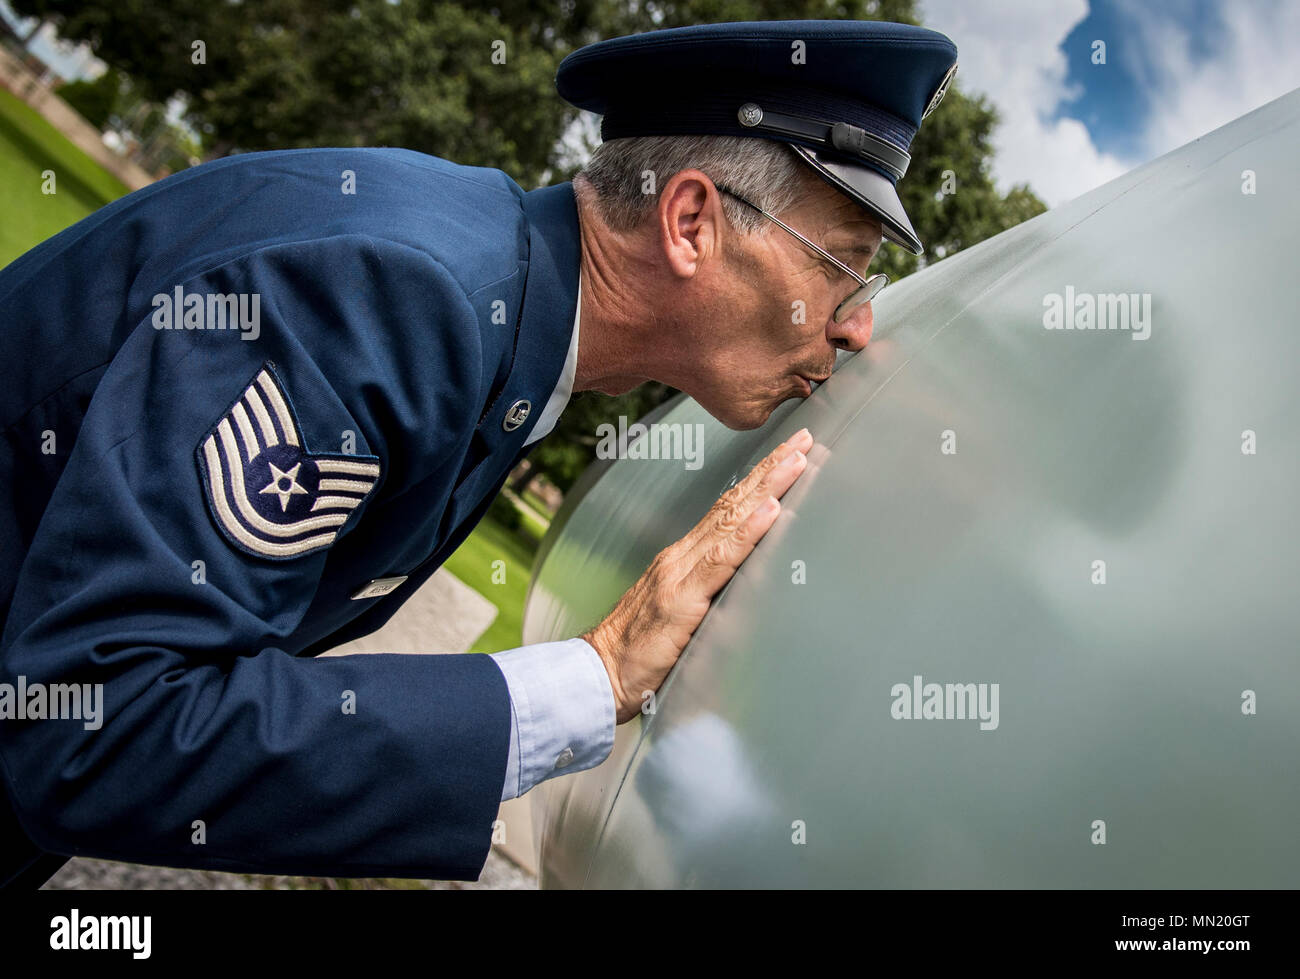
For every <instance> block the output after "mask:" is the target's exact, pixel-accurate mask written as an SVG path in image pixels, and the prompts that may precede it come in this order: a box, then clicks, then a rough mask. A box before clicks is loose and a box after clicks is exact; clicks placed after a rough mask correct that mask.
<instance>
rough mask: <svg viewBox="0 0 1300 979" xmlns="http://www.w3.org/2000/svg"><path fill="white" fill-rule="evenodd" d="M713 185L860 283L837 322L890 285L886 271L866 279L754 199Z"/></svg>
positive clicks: (837, 313)
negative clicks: (782, 229) (748, 198)
mask: <svg viewBox="0 0 1300 979" xmlns="http://www.w3.org/2000/svg"><path fill="white" fill-rule="evenodd" d="M713 186H715V187H717V188H718V190H720V191H722V192H723V193H724V194H730V195H731V196H732V197H734V198H735V199H736V200H738V201H740V203H742V204H747V205H749V206H750V207H752V208H753V209H754V210H755V211H757V212H758V213H759V214H761V215H763V217H765V218H767V219H768V220H769V221H771V222H773V223H774V224H776V225H778V226H779V227H782V228H784V229H785V230H786V231H788V232H790V234H792V235H794V236H795V237H796V238H798V239H799V240H800V241H802V242H803V243H804V244H805V245H807V246H808V247H809V248H811V249H812V250H813V251H815V252H816V253H817V254H818V255H820V256H821V257H822V258H824V259H826V261H828V262H830V263H831V264H832V265H834V266H835V267H836V268H837V269H839V270H840V271H841V272H843V273H844V274H845V275H848V276H850V277H852V278H853V280H854V281H856V282H857V283H858V288H856V289H855V290H853V292H852V293H851V294H850V295H849V297H848V298H847V299H845V300H844V301H843V302H842V303H840V304H839V305H838V306H836V307H835V322H836V323H843V322H844V321H845V320H846V319H848V318H849V317H850V316H852V315H853V313H854V312H855V311H856V310H857V309H858V307H859V306H862V305H864V304H866V303H869V302H871V300H873V299H875V298H876V296H878V295H879V294H880V290H881V289H883V288H885V286H887V285H889V276H887V275H886V274H885V273H884V272H877V273H876V274H875V275H873V276H872V277H871V278H869V279H864V278H863V277H862V276H860V275H858V273H856V272H854V271H853V270H852V269H851V268H849V267H848V266H847V265H845V264H844V263H843V262H841V261H840V260H839V259H838V258H836V257H835V256H834V255H832V254H831V253H830V252H828V251H827V250H826V249H824V248H822V247H821V246H820V245H817V244H814V243H813V242H811V241H809V240H808V239H807V238H805V237H804V236H803V235H801V234H800V233H799V232H797V231H795V230H794V228H792V227H790V226H789V225H788V224H786V223H785V222H784V221H782V220H781V219H780V218H778V217H776V216H775V215H773V214H769V213H768V212H767V211H765V210H763V209H762V208H761V207H759V206H758V205H757V204H755V203H754V202H753V201H749V200H746V199H745V198H743V197H741V196H740V195H739V194H737V193H736V192H735V191H734V190H728V189H727V188H726V187H722V186H720V185H718V184H716V183H715V184H714V185H713Z"/></svg>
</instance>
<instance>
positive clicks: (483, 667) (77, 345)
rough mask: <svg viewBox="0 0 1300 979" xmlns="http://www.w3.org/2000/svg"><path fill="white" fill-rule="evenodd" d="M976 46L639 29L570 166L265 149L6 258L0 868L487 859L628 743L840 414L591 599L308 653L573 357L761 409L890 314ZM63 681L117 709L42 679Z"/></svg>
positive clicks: (535, 412) (381, 609)
mask: <svg viewBox="0 0 1300 979" xmlns="http://www.w3.org/2000/svg"><path fill="white" fill-rule="evenodd" d="M955 62H956V49H955V48H954V47H953V45H952V42H951V41H949V40H948V39H947V38H946V37H944V36H943V35H941V34H936V33H934V32H931V31H927V30H923V29H920V28H916V27H910V26H907V25H899V24H883V23H855V22H829V21H828V22H821V21H803V22H776V23H758V24H720V25H711V26H706V27H699V28H684V29H678V30H671V31H657V32H652V33H649V34H643V35H638V36H634V37H629V38H618V39H614V40H611V41H606V42H602V43H599V44H595V45H592V46H590V47H588V48H584V49H582V50H579V51H577V52H575V53H574V54H572V55H571V56H569V58H567V59H566V60H565V62H564V63H563V64H562V65H561V67H560V71H559V75H558V77H557V84H558V86H559V90H560V93H561V94H562V95H563V96H564V97H565V98H567V99H569V100H570V101H571V102H573V103H574V104H576V105H578V106H580V107H582V108H585V109H590V110H593V111H596V112H599V113H601V114H602V115H603V117H604V119H603V125H602V135H603V137H604V139H605V142H604V143H603V144H602V145H601V146H600V147H599V148H598V149H597V151H596V153H595V156H594V158H593V159H592V161H591V162H590V164H589V165H588V166H587V168H586V170H585V171H584V172H583V173H582V174H581V175H580V176H579V177H578V178H577V179H576V180H575V181H574V183H573V184H567V183H565V184H560V185H557V186H553V187H547V188H543V189H540V190H534V191H531V192H527V193H525V192H523V191H522V190H521V189H520V188H519V187H518V186H517V185H516V184H515V183H514V182H513V181H512V180H510V178H509V177H507V176H506V175H505V174H503V173H501V172H499V171H495V170H487V169H476V168H467V167H462V166H458V165H455V164H453V163H449V162H446V161H443V160H439V159H435V158H432V157H429V156H425V155H422V154H419V153H415V152H410V151H405V150H395V149H324V150H295V151H287V152H276V153H262V154H251V155H248V156H240V157H233V158H229V159H224V160H220V161H217V162H214V163H211V164H208V165H205V166H201V167H196V168H194V169H192V170H189V171H186V172H183V173H180V174H178V175H176V176H173V177H170V178H168V179H166V180H163V181H162V182H160V183H158V184H155V185H154V186H151V187H148V188H146V189H144V190H141V191H138V192H136V193H134V194H131V195H129V196H128V197H125V198H123V199H122V200H120V201H117V202H115V203H113V204H110V205H109V206H107V207H105V208H103V209H101V210H100V211H98V212H97V213H95V214H93V215H91V216H90V217H88V218H86V219H85V220H83V221H81V222H80V223H78V224H76V225H74V226H73V227H71V228H69V229H67V230H66V231H64V232H62V233H61V234H59V235H57V236H55V237H54V238H52V239H50V240H49V241H47V242H45V243H44V244H42V245H40V246H38V247H37V248H35V249H33V250H32V251H30V252H28V253H27V254H26V255H24V256H23V257H21V258H19V259H18V260H17V261H16V262H14V263H13V264H12V265H10V266H9V267H8V268H6V269H5V270H4V271H3V272H2V273H0V323H3V330H4V331H5V340H6V349H7V350H8V352H9V353H8V356H7V358H6V362H5V367H4V384H3V388H2V389H0V405H3V421H4V425H5V441H4V443H3V445H2V446H0V544H2V546H0V621H3V623H4V628H3V637H2V639H0V666H2V669H0V683H3V684H4V685H5V686H4V687H2V688H0V715H3V718H4V723H3V725H0V762H2V770H3V780H4V789H5V791H4V793H3V797H2V798H0V881H3V882H5V883H7V884H11V885H12V884H17V885H20V886H32V885H36V884H39V883H40V882H41V881H43V880H44V879H45V878H46V877H47V876H48V875H49V874H50V873H51V872H52V871H53V869H55V868H56V867H57V866H58V865H59V864H60V863H61V862H62V861H63V860H64V859H65V858H66V856H67V855H74V854H84V855H91V856H97V857H105V858H112V859H121V860H130V861H137V862H144V863H157V864H167V865H176V866H191V867H201V868H210V869H220V870H237V871H247V872H263V873H270V872H275V873H310V874H326V875H339V876H372V875H383V876H418V877H444V878H455V879H473V878H476V877H477V876H478V874H479V872H480V870H481V869H482V866H483V862H484V860H485V859H486V855H487V850H488V847H489V842H490V838H491V826H492V821H493V818H494V816H495V814H496V811H497V806H498V804H499V803H500V802H501V801H502V800H504V799H510V798H513V797H516V796H518V795H520V794H522V793H524V792H527V791H528V789H529V788H530V787H532V786H533V785H535V784H537V783H538V782H540V781H542V780H543V779H546V778H550V777H552V776H555V775H559V774H563V773H568V772H575V771H580V770H583V769H586V768H590V767H592V766H594V765H597V764H599V763H600V762H601V761H602V760H603V759H604V758H605V757H606V755H607V754H608V752H609V751H610V748H611V746H612V743H613V736H614V726H615V724H616V723H622V722H625V721H627V720H629V719H630V718H632V717H634V716H635V715H636V714H637V712H638V709H639V706H640V704H641V702H642V693H643V691H648V690H655V689H657V688H658V687H659V685H660V683H661V682H662V681H663V679H664V677H665V676H666V674H667V673H668V671H669V670H670V669H671V668H672V666H673V664H674V662H676V660H677V658H678V656H679V655H680V653H681V651H682V649H683V648H684V647H685V645H686V643H687V642H688V641H689V639H690V636H691V634H692V633H693V631H694V630H695V628H696V626H697V625H698V624H699V622H700V621H701V619H702V618H703V616H704V613H705V612H706V610H707V609H708V606H709V602H710V599H711V598H712V596H713V595H714V594H715V593H716V592H717V591H718V590H719V589H721V587H722V586H723V585H724V584H725V583H726V582H727V581H728V580H729V579H730V577H731V576H732V575H733V574H734V572H735V570H736V568H737V567H738V566H739V564H740V563H741V562H742V561H743V560H744V559H745V557H746V556H747V555H748V554H749V553H750V551H751V550H752V549H753V548H754V546H755V544H756V543H757V541H758V540H759V539H760V538H761V537H762V536H763V534H764V533H765V532H766V531H767V530H768V529H769V528H770V527H771V526H772V524H773V522H774V521H775V520H776V519H777V515H778V512H779V509H780V505H779V503H778V500H779V498H780V497H781V495H782V494H783V493H784V492H785V491H786V490H787V489H788V488H789V486H790V485H791V484H792V483H793V482H794V481H795V480H796V479H797V478H798V476H799V474H800V472H801V471H802V469H803V467H804V460H805V456H804V453H805V452H806V451H807V450H808V449H809V448H810V447H811V445H812V442H813V440H812V436H811V435H810V434H809V433H808V432H806V431H803V432H800V433H798V434H796V435H794V436H792V437H791V438H790V439H789V440H788V441H786V442H785V443H784V444H783V445H782V446H780V447H779V448H778V449H777V450H776V451H775V452H773V453H772V454H771V455H770V456H769V457H768V458H767V459H765V460H764V461H763V462H761V463H760V464H759V465H758V466H757V467H755V469H754V470H753V472H751V473H750V474H749V475H748V476H747V477H746V478H745V479H744V480H743V481H741V482H740V483H739V484H737V485H736V486H735V487H734V488H732V489H731V490H730V491H728V492H727V493H726V494H725V495H724V496H723V497H722V498H721V499H720V500H719V501H718V503H717V505H716V506H714V507H713V508H712V509H711V510H710V512H709V513H708V514H706V515H705V516H704V517H703V519H702V520H701V521H700V523H699V524H698V525H697V526H696V527H695V528H694V530H692V531H691V533H690V534H688V535H687V536H686V537H685V538H683V539H682V540H681V541H678V542H677V543H675V544H673V545H672V546H670V547H669V548H667V549H666V550H665V551H663V552H662V553H661V554H660V555H659V557H658V558H656V560H655V561H654V563H653V564H652V565H651V567H650V568H649V569H648V570H647V571H646V573H645V574H644V575H643V576H642V577H641V579H640V580H639V581H638V582H637V583H636V584H635V585H634V586H633V587H632V588H631V589H630V590H629V591H628V592H627V594H626V595H625V596H624V597H623V598H622V599H621V600H620V601H619V603H618V604H617V606H616V607H615V608H614V609H613V611H612V612H611V613H610V614H609V616H608V617H607V618H606V619H605V620H604V621H602V622H600V623H599V624H597V625H595V626H594V628H593V629H592V630H591V631H590V632H588V633H587V634H585V635H584V636H581V637H578V638H574V639H571V640H567V641H563V642H554V643H545V644H541V645H536V646H531V647H523V648H520V649H514V650H509V651H506V652H503V653H498V654H495V655H492V656H481V655H470V654H461V655H427V656H425V655H373V656H341V657H328V658H315V657H316V656H317V654H319V653H321V652H323V651H325V650H327V649H329V648H330V647H333V646H335V645H338V644H339V643H341V642H344V641H347V640H349V639H352V638H354V637H357V636H362V635H365V634H367V633H370V632H372V631H374V630H375V629H376V628H378V627H379V626H380V625H382V624H383V623H384V622H385V621H386V620H387V619H388V618H389V617H390V616H392V614H393V613H394V611H396V609H397V608H398V607H399V606H400V605H401V604H402V602H403V601H405V600H406V599H407V598H408V597H409V596H410V595H411V594H412V593H413V592H414V591H415V590H416V589H417V588H418V587H419V585H420V584H421V583H422V582H423V581H424V580H425V579H427V578H428V576H429V575H430V574H431V573H432V572H433V571H434V570H435V569H437V567H438V566H439V565H440V564H442V562H443V561H444V560H445V558H446V557H447V555H449V554H450V553H451V552H452V551H453V550H455V548H456V547H457V546H458V545H459V544H460V543H461V541H463V540H464V539H465V537H466V535H467V534H468V533H469V532H470V530H471V529H472V528H473V527H474V525H475V524H476V523H477V522H478V520H479V519H480V518H481V517H482V516H483V514H484V512H485V511H486V509H487V507H488V505H489V503H490V501H491V499H492V498H493V496H494V494H495V493H496V492H497V491H498V489H499V488H500V486H501V485H502V483H503V481H504V479H505V478H506V475H507V474H508V473H509V472H510V470H511V469H512V468H513V467H514V465H515V464H516V463H517V462H518V461H519V460H520V459H521V458H523V457H524V456H525V455H526V454H527V453H528V452H529V450H530V448H531V447H532V446H533V445H535V444H536V442H537V440H538V439H540V438H541V437H542V436H543V435H545V434H546V432H547V431H549V430H550V429H551V427H552V426H553V425H554V423H555V420H556V418H557V416H558V415H559V413H560V411H561V410H562V409H563V407H564V405H565V404H566V402H567V401H568V398H569V396H570V394H571V392H573V391H580V390H593V389H594V390H598V391H604V392H607V393H615V392H621V391H625V390H628V389H629V388H631V387H632V386H634V385H636V384H638V383H640V382H642V381H643V380H645V379H647V378H654V379H656V380H659V381H663V382H666V383H668V384H671V385H673V386H675V387H677V388H680V389H681V390H683V391H685V392H687V393H688V394H690V395H691V396H692V397H694V398H696V399H697V400H698V401H699V402H700V403H701V404H702V405H703V406H704V407H705V408H706V409H707V410H708V411H709V412H710V413H712V414H713V415H714V416H716V417H717V418H718V419H720V420H721V421H722V422H723V423H724V424H726V425H728V426H729V427H732V428H737V429H741V428H754V427H757V426H760V425H762V424H763V423H764V422H765V421H766V420H767V418H768V416H769V415H770V413H771V412H772V410H773V409H774V408H775V407H776V406H777V405H778V404H780V403H781V402H782V401H785V400H787V399H789V398H791V397H804V396H807V395H808V394H810V393H811V390H812V386H813V385H814V384H815V383H817V382H818V381H821V380H824V379H825V378H826V377H827V376H828V375H829V373H830V371H831V369H832V366H833V364H834V361H835V356H836V352H837V351H838V350H845V351H855V350H859V349H861V348H862V347H863V346H864V345H865V344H866V343H867V340H868V338H869V336H870V334H871V306H870V303H869V300H870V298H871V296H872V295H873V294H874V292H875V290H876V289H877V288H878V286H879V284H880V281H881V280H880V279H879V278H876V277H873V278H872V279H867V278H866V277H865V269H866V268H867V266H868V264H869V262H870V261H871V258H872V257H873V255H874V254H875V252H876V250H877V249H878V248H879V247H880V243H881V240H882V238H887V239H889V240H890V241H892V242H896V243H898V244H900V245H902V246H903V247H906V248H909V249H911V250H913V251H915V252H919V251H920V247H921V246H920V242H919V241H918V240H917V238H916V234H915V232H914V231H913V229H912V227H911V225H910V223H909V222H908V219H907V215H906V214H905V213H904V212H903V208H902V206H901V204H900V203H899V198H898V194H897V191H896V183H897V181H898V179H899V178H900V177H901V176H902V175H903V172H904V170H905V169H906V167H907V163H908V153H907V150H908V147H909V145H910V142H911V139H912V137H913V135H914V133H915V131H916V129H917V127H918V126H919V125H920V122H921V119H922V117H923V116H924V115H925V114H926V113H927V112H928V111H930V110H932V109H933V108H934V106H935V105H936V104H937V103H938V101H939V99H940V98H941V97H942V95H943V92H944V89H945V87H946V85H947V83H948V79H949V78H950V77H951V73H952V71H953V69H954V68H955ZM647 180H652V181H653V184H654V186H653V189H652V191H651V192H647V189H648V186H647ZM798 303H802V304H803V309H804V315H803V316H793V315H792V314H791V310H792V308H794V307H795V306H796V305H797V304H798ZM652 503H653V501H647V504H648V505H651V504H652ZM58 685H62V686H58ZM83 685H84V687H83ZM56 688H57V689H59V690H62V691H64V693H65V695H66V692H67V691H69V690H78V689H86V690H97V691H100V692H102V716H100V717H98V719H97V720H96V722H95V723H94V724H91V723H89V722H87V721H85V719H84V718H83V719H82V720H76V719H69V718H66V717H64V718H54V717H49V716H47V714H46V711H45V710H44V707H42V708H41V709H37V705H36V702H35V699H33V698H35V697H36V694H35V693H33V691H38V690H39V691H54V690H55V689H56ZM20 691H21V692H22V695H23V696H24V697H27V698H29V699H28V700H26V701H25V702H23V703H16V698H17V697H18V695H19V692H20ZM5 692H7V694H8V699H7V705H8V706H7V709H6V697H5ZM40 699H41V703H42V705H46V704H47V703H48V700H47V698H45V697H44V696H43V695H42V696H41V698H40Z"/></svg>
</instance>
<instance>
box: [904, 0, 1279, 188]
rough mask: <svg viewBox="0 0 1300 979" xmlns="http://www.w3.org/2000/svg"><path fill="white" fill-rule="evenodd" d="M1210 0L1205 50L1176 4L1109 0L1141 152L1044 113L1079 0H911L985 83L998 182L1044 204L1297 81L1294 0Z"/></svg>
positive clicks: (1054, 95)
mask: <svg viewBox="0 0 1300 979" xmlns="http://www.w3.org/2000/svg"><path fill="white" fill-rule="evenodd" d="M1221 2H1222V3H1223V21H1224V23H1223V25H1222V28H1221V29H1219V28H1217V27H1215V28H1212V29H1211V30H1212V34H1213V37H1212V45H1211V50H1210V51H1209V52H1208V54H1200V55H1198V54H1197V53H1196V52H1195V50H1194V46H1193V34H1192V32H1191V31H1190V30H1189V29H1188V26H1186V25H1187V18H1188V16H1189V14H1188V7H1187V5H1185V4H1175V5H1172V6H1165V7H1162V6H1161V5H1159V4H1152V3H1150V2H1149V0H1117V3H1116V8H1117V13H1118V16H1119V18H1120V19H1121V21H1122V22H1123V23H1124V25H1125V29H1126V30H1131V32H1132V34H1131V36H1129V37H1126V38H1122V39H1109V41H1110V43H1108V45H1107V55H1108V57H1110V58H1111V59H1116V58H1119V59H1121V61H1120V65H1121V66H1122V68H1123V70H1124V71H1125V73H1126V74H1127V75H1129V76H1130V77H1132V78H1133V79H1134V84H1135V86H1136V88H1137V89H1138V93H1136V95H1135V97H1138V96H1140V97H1141V99H1142V102H1143V105H1144V106H1145V107H1146V108H1147V110H1148V112H1147V119H1146V122H1145V125H1144V131H1143V132H1142V133H1141V134H1139V137H1138V139H1137V141H1136V142H1137V145H1139V146H1141V147H1142V151H1141V155H1140V158H1139V159H1131V160H1130V159H1121V158H1118V157H1116V156H1114V155H1113V154H1110V153H1104V152H1102V151H1100V150H1098V148H1097V146H1096V145H1095V144H1094V143H1093V140H1092V136H1091V134H1090V133H1089V132H1088V129H1087V127H1086V126H1085V125H1084V124H1083V123H1081V122H1079V121H1078V120H1075V119H1053V116H1054V115H1055V114H1056V112H1057V111H1058V108H1059V107H1060V106H1061V104H1062V103H1068V102H1069V101H1072V100H1073V98H1074V97H1075V96H1076V95H1077V94H1078V93H1077V92H1076V91H1073V90H1072V89H1071V88H1070V86H1069V85H1068V84H1067V83H1066V68H1067V65H1066V56H1065V53H1064V52H1063V51H1062V50H1061V43H1062V41H1064V40H1065V38H1066V36H1067V35H1068V34H1069V33H1070V31H1071V30H1073V29H1074V27H1075V26H1076V25H1077V24H1078V23H1079V22H1080V21H1081V20H1083V19H1084V17H1086V16H1087V14H1088V0H1059V2H1053V3H1046V2H1043V0H1001V2H999V3H997V5H996V8H995V10H993V11H989V10H988V9H986V7H985V5H983V4H972V3H970V2H969V0H921V3H922V8H923V11H924V22H925V24H926V26H928V27H932V28H934V29H935V30H939V31H943V32H944V33H945V34H947V35H948V36H949V37H951V38H952V39H953V40H954V41H955V42H956V44H957V48H958V51H959V61H960V64H961V68H960V69H959V71H958V73H957V77H958V79H959V80H960V82H961V84H962V86H963V88H964V89H965V90H966V91H977V92H982V93H983V94H985V95H987V96H988V97H989V99H990V101H992V102H993V104H994V105H995V106H996V107H997V109H998V111H999V113H1000V114H1001V117H1002V122H1001V125H1000V127H999V129H998V130H997V132H995V134H994V139H993V144H994V150H995V153H996V156H995V158H994V161H993V173H994V177H995V179H996V180H997V183H998V186H999V187H1000V188H1002V189H1004V190H1005V189H1006V188H1007V186H1009V185H1010V184H1012V183H1019V182H1022V181H1023V182H1027V183H1028V184H1029V185H1030V186H1031V187H1032V188H1033V189H1034V191H1035V192H1036V193H1037V194H1038V195H1039V196H1040V197H1042V198H1043V199H1044V200H1045V201H1046V202H1047V203H1048V204H1049V205H1055V204H1059V203H1061V202H1063V201H1066V200H1069V199H1071V198H1073V197H1077V196H1078V195H1079V194H1082V193H1084V192H1085V191H1088V190H1091V189H1092V188H1093V187H1096V186H1098V185H1100V184H1102V183H1105V182H1106V181H1107V180H1110V179H1111V178H1112V177H1116V176H1118V175H1119V174H1121V173H1123V172H1125V171H1126V170H1129V169H1131V168H1132V167H1134V166H1136V165H1138V164H1139V163H1143V162H1145V161H1146V160H1149V159H1152V158H1153V157H1156V156H1159V155H1160V154H1162V153H1166V152H1168V151H1170V150H1173V149H1176V148H1177V147H1179V146H1181V145H1183V144H1184V143H1186V142H1188V141H1190V140H1192V139H1195V138H1196V137H1198V136H1202V135H1204V134H1205V133H1207V132H1210V131H1211V130H1212V129H1216V128H1218V127H1219V126H1222V125H1224V124H1225V123H1228V122H1231V121H1232V120H1233V119H1235V118H1237V117H1238V116H1241V115H1243V114H1245V113H1247V112H1249V111H1251V110H1252V109H1256V108H1258V107H1259V106H1261V105H1263V104H1265V103H1266V102H1270V101H1272V100H1273V99H1275V98H1277V97H1278V96H1280V95H1284V94H1286V93H1287V92H1289V91H1291V90H1292V89H1295V88H1297V87H1300V57H1297V47H1296V40H1295V39H1296V38H1297V37H1300V4H1297V3H1296V2H1295V0H1233V2H1231V3H1229V2H1227V0H1221ZM1116 41H1120V42H1122V43H1115V42H1116Z"/></svg>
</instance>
